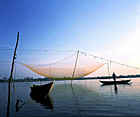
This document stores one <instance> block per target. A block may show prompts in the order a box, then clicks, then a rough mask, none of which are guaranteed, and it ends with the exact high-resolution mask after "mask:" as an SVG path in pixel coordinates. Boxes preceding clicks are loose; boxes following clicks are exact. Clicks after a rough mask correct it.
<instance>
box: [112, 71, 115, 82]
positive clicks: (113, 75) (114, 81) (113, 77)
mask: <svg viewBox="0 0 140 117" xmlns="http://www.w3.org/2000/svg"><path fill="white" fill-rule="evenodd" d="M112 76H113V80H114V82H116V74H115V73H114V72H113V74H112Z"/></svg>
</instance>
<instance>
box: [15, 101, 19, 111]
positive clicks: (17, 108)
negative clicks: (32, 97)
mask: <svg viewBox="0 0 140 117" xmlns="http://www.w3.org/2000/svg"><path fill="white" fill-rule="evenodd" d="M18 104H19V99H17V102H16V105H15V106H16V112H18V111H19V107H18Z"/></svg>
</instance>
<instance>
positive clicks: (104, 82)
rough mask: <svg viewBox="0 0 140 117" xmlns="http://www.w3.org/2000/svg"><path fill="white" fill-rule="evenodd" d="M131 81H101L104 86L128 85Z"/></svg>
mask: <svg viewBox="0 0 140 117" xmlns="http://www.w3.org/2000/svg"><path fill="white" fill-rule="evenodd" d="M130 81H131V79H130V80H119V81H115V82H114V81H100V82H101V83H103V85H111V84H128V83H129V82H130Z"/></svg>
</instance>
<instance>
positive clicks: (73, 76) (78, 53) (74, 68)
mask: <svg viewBox="0 0 140 117" xmlns="http://www.w3.org/2000/svg"><path fill="white" fill-rule="evenodd" d="M78 55H79V50H78V51H77V57H76V61H75V66H74V70H73V74H72V78H71V83H72V80H73V77H74V74H75V69H76V65H77V60H78Z"/></svg>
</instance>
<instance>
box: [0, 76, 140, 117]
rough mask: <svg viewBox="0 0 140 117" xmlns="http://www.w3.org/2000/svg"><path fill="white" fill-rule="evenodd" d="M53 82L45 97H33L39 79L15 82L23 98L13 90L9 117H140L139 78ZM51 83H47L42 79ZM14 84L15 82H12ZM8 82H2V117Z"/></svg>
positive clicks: (0, 85)
mask: <svg viewBox="0 0 140 117" xmlns="http://www.w3.org/2000/svg"><path fill="white" fill-rule="evenodd" d="M70 82H71V81H54V87H53V89H52V91H51V93H50V96H49V98H48V99H46V100H33V99H32V98H31V97H30V95H29V94H30V86H31V85H32V84H37V82H34V83H33V82H23V83H15V87H16V90H17V93H18V95H19V97H20V99H21V100H22V101H23V102H20V103H19V105H18V108H16V107H15V104H16V100H17V99H18V96H17V95H16V93H14V92H13V91H12V95H11V108H10V116H126V115H127V116H140V79H138V78H135V79H132V81H131V82H132V83H130V84H128V85H117V91H115V90H114V89H115V87H114V85H108V86H102V85H101V83H100V82H99V80H75V81H73V84H72V86H71V85H70ZM43 83H44V84H45V83H48V82H47V81H46V82H43ZM12 86H13V84H12ZM7 87H8V84H7V83H0V116H6V113H7V94H8V93H7Z"/></svg>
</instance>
